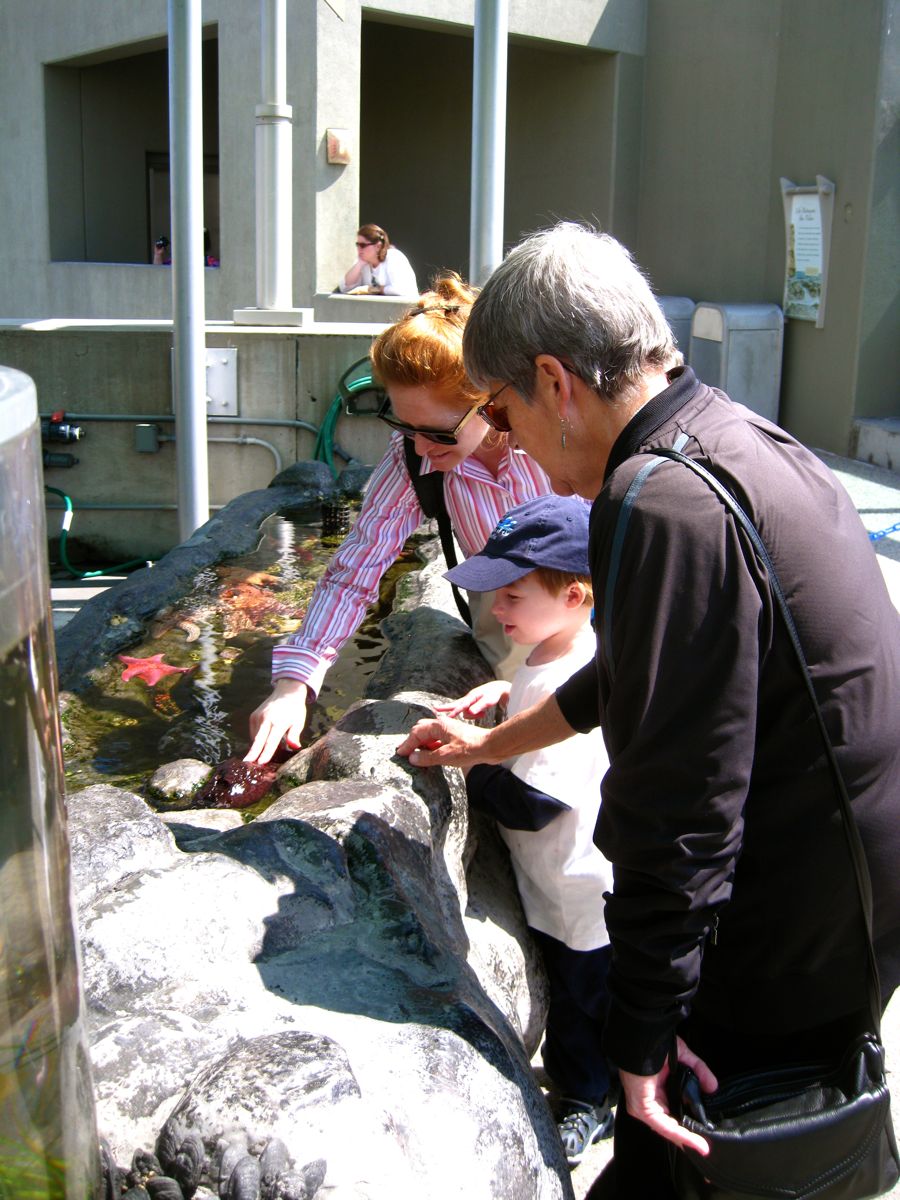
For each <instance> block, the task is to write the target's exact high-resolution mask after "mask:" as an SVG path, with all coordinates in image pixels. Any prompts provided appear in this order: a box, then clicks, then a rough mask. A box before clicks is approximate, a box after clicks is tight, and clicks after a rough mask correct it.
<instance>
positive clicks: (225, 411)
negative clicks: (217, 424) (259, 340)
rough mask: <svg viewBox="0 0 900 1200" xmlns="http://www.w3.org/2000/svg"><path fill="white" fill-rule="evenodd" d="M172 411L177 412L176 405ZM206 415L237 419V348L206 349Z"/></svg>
mask: <svg viewBox="0 0 900 1200" xmlns="http://www.w3.org/2000/svg"><path fill="white" fill-rule="evenodd" d="M172 378H173V379H174V378H175V351H174V350H173V351H172ZM172 411H173V412H174V411H175V408H174V404H173V407H172ZM206 415H207V416H208V417H237V416H239V415H240V414H239V412H238V386H237V348H236V347H234V346H225V347H218V346H217V347H214V348H213V347H210V346H207V348H206Z"/></svg>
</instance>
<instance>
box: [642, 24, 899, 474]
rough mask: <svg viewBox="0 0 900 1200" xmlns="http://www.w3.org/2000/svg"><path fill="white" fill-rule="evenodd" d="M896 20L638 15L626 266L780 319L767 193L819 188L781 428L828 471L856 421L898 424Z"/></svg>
mask: <svg viewBox="0 0 900 1200" xmlns="http://www.w3.org/2000/svg"><path fill="white" fill-rule="evenodd" d="M894 7H895V0H854V2H853V3H850V2H849V0H759V2H758V3H755V4H753V5H741V4H722V3H720V2H719V0H679V3H677V4H675V3H672V2H671V0H650V7H649V13H648V39H647V58H646V68H645V70H646V93H645V104H644V121H645V124H644V135H643V149H642V161H641V185H640V211H639V232H638V237H637V241H636V247H635V248H636V251H637V256H638V259H639V260H640V262H641V263H642V265H643V266H644V267H645V268H646V269H647V270H648V272H649V274H650V276H651V278H652V281H653V283H654V285H655V286H656V288H657V290H658V291H660V292H662V293H668V294H676V295H687V296H690V297H691V298H693V299H694V300H697V301H700V300H709V301H718V302H759V301H768V302H772V303H776V304H779V305H780V304H781V301H782V289H783V283H784V266H785V234H784V217H783V207H782V200H781V193H780V187H779V178H780V177H781V176H784V177H786V178H789V179H791V180H793V182H795V183H798V184H808V183H814V182H815V176H816V174H817V173H818V174H822V175H824V176H826V177H827V178H829V179H831V180H832V181H833V182H834V183H835V184H836V188H837V190H836V195H835V212H834V218H835V219H834V227H833V231H832V240H831V262H830V271H829V278H828V299H827V308H826V316H825V325H824V328H822V329H817V328H816V327H815V326H814V325H813V324H811V323H809V322H803V321H796V320H790V321H788V322H787V327H786V330H785V344H784V363H783V374H782V404H781V411H780V418H779V419H780V421H781V423H782V424H784V425H785V426H786V427H787V428H788V429H790V430H791V432H793V433H795V434H796V435H797V436H798V437H800V438H801V439H802V440H804V441H807V442H809V443H811V444H812V445H814V446H819V447H822V448H824V449H828V450H832V451H835V452H837V453H846V452H847V447H848V442H849V438H850V430H851V426H852V421H853V418H854V415H857V414H862V413H865V412H868V411H871V412H872V414H873V415H881V414H885V413H886V412H889V411H890V410H891V406H892V407H893V409H894V410H896V399H895V397H896V386H895V384H894V383H893V380H894V379H896V370H897V367H898V365H900V364H898V361H897V350H896V347H897V343H896V336H895V333H896V321H895V322H894V324H893V333H891V332H890V329H891V322H890V320H889V317H890V316H891V315H894V316H895V315H896V312H897V280H898V272H897V253H896V244H897V216H896V209H895V207H893V206H895V204H896V196H897V179H896V136H897V135H896V112H897V88H898V81H897V72H896V69H893V70H892V67H891V64H892V63H893V64H896V56H897V50H896V41H897V34H896V32H895V27H892V28H894V31H893V32H890V33H889V32H888V30H889V21H888V17H889V13H890V11H891V10H892V9H893V8H894ZM892 149H893V153H894V157H893V159H892V158H891V151H892ZM890 163H892V164H893V165H892V166H890V165H889V164H890ZM892 209H893V211H892ZM888 246H890V247H891V249H890V250H888Z"/></svg>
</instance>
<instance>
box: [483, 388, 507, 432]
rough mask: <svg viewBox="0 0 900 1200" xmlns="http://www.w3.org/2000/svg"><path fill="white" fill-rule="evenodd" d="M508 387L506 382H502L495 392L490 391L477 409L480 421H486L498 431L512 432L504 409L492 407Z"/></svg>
mask: <svg viewBox="0 0 900 1200" xmlns="http://www.w3.org/2000/svg"><path fill="white" fill-rule="evenodd" d="M508 387H509V384H508V383H504V384H503V387H498V388H497V390H496V392H492V393H491V394H490V396H488V398H487V400H485V402H484V404H482V405H481V407H480V408H479V409H478V415H479V417H481V419H482V421H487V423H488V425H490V427H491V429H496V430H497V432H498V433H512V426H511V425H510V423H509V417H508V416H507V415H506V409H505V408H495V407H494V402H495V401H496V399H497V397H498V396H499V395H500V393H501V392H502V391H504V390H505V389H506V388H508Z"/></svg>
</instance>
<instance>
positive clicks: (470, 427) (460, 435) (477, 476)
mask: <svg viewBox="0 0 900 1200" xmlns="http://www.w3.org/2000/svg"><path fill="white" fill-rule="evenodd" d="M364 228H365V227H364ZM474 299H475V292H474V291H473V290H472V289H471V288H470V287H468V285H467V284H465V283H463V281H462V280H461V279H460V278H459V276H458V275H454V274H448V275H445V276H443V277H441V278H439V279H438V280H436V281H435V283H434V287H433V290H432V291H430V292H426V293H425V294H424V295H423V296H421V297H420V299H419V302H418V304H417V305H416V306H415V307H414V308H412V309H410V310H409V312H408V313H407V314H406V316H404V317H403V318H402V319H401V320H400V321H398V322H397V323H396V324H394V325H391V326H389V327H388V328H387V329H385V330H384V331H383V332H382V333H381V334H379V336H378V337H377V338H376V339H375V342H374V343H373V345H372V349H371V351H370V357H371V360H372V367H373V372H374V375H375V377H376V378H377V380H378V381H379V383H380V384H381V385H382V386H383V387H384V388H385V390H386V391H387V394H388V397H389V403H388V404H387V405H386V407H385V408H384V409H383V410H382V412H381V413H380V414H379V415H380V416H381V418H382V420H384V421H385V422H386V423H387V424H388V425H389V426H390V427H391V429H392V430H393V434H392V436H391V439H390V442H389V444H388V448H387V451H386V453H385V455H384V457H383V458H382V460H381V462H380V463H379V464H378V465H377V466H376V467H375V469H374V471H373V472H372V476H371V478H370V480H369V484H368V487H367V488H366V494H365V499H364V500H363V504H362V508H361V510H360V513H359V517H358V519H357V521H356V524H355V525H354V527H353V529H352V530H351V532H350V534H349V535H348V537H347V538H346V540H345V541H344V542H343V544H342V545H341V546H340V547H339V548H338V550H337V551H336V553H335V555H334V557H333V558H332V560H331V563H330V564H329V566H328V568H327V570H326V571H325V574H324V575H323V576H322V578H321V580H320V581H319V583H318V585H317V587H316V589H315V592H314V593H313V596H312V599H311V601H310V604H309V608H308V610H307V612H306V616H305V618H304V620H303V624H302V625H301V627H300V629H299V630H298V631H297V632H296V633H295V634H293V635H292V636H291V637H290V638H288V640H287V642H285V643H284V644H283V645H280V646H276V647H275V649H274V651H273V669H272V678H273V684H274V688H273V691H272V693H271V694H270V695H269V696H268V697H267V698H266V699H265V700H264V701H263V703H262V704H261V705H260V706H259V707H258V708H257V709H256V710H255V712H253V713H252V714H251V717H250V735H251V737H252V739H253V744H252V745H251V747H250V750H249V751H248V753H247V756H246V761H248V762H262V763H264V762H268V761H269V759H270V758H271V757H272V755H273V754H274V753H275V751H276V750H277V749H278V746H279V745H280V743H281V742H282V740H284V742H285V743H286V744H287V746H288V748H289V749H292V750H296V749H297V748H298V746H299V744H300V735H301V733H302V732H303V726H304V724H305V722H306V710H307V705H308V703H309V702H310V700H311V699H315V697H316V695H317V693H318V691H319V689H320V688H321V686H322V680H323V678H324V676H325V672H326V671H327V670H328V668H329V667H330V666H331V664H332V663H333V662H334V660H335V659H336V658H337V655H338V652H339V650H340V648H341V646H343V644H344V643H345V642H346V641H347V640H348V639H349V638H350V637H352V635H353V634H354V633H355V632H356V630H357V628H358V627H359V625H360V624H361V622H362V619H363V617H364V616H365V613H366V610H367V608H368V607H369V605H370V604H372V603H373V602H374V601H375V600H376V599H377V598H378V588H379V584H380V582H381V578H382V576H383V575H384V573H385V571H387V569H388V567H389V566H390V565H391V564H392V563H393V562H394V560H395V559H396V558H397V555H398V554H399V553H400V550H401V549H402V547H403V544H404V542H405V541H406V539H407V538H408V537H409V535H410V534H411V533H413V532H414V531H415V530H416V529H417V528H418V526H419V525H421V523H422V521H423V519H424V513H423V511H422V507H421V504H420V502H419V497H418V495H417V492H416V489H415V487H414V485H413V482H412V480H411V478H410V473H409V472H410V468H409V467H408V465H407V458H406V454H405V451H404V442H405V441H407V440H409V441H411V442H412V443H413V446H414V448H415V450H416V453H417V454H418V455H419V456H420V458H421V463H420V466H419V471H420V473H421V474H423V475H425V474H427V473H429V472H432V471H439V472H441V473H442V475H443V477H444V479H443V486H444V500H445V503H446V507H447V512H448V514H449V517H450V522H451V524H452V527H453V532H454V535H455V537H456V541H457V543H458V544H459V547H460V549H461V550H462V552H463V554H464V555H465V556H466V557H469V556H470V555H472V554H477V553H478V551H479V550H481V549H482V547H483V546H484V544H485V542H486V541H487V539H488V536H489V535H490V533H491V531H492V530H493V528H494V526H495V525H496V524H497V522H498V521H499V520H500V518H501V517H502V516H503V515H504V514H505V513H506V512H507V511H508V510H509V509H510V508H514V507H515V506H516V505H519V504H523V503H524V502H525V501H526V500H531V499H533V498H534V497H535V496H540V495H546V494H548V493H549V492H550V491H551V488H550V481H549V479H548V478H547V476H546V474H545V473H544V471H543V470H542V469H541V468H540V467H539V466H538V465H537V463H536V462H534V460H533V459H531V458H529V457H528V456H527V455H525V454H522V453H521V452H519V451H517V450H513V449H512V447H511V446H510V444H509V439H508V438H507V436H506V435H505V434H498V433H496V432H495V431H493V430H491V429H490V427H489V426H488V425H487V423H486V422H485V421H484V420H483V419H482V418H481V416H480V415H479V413H478V408H479V406H480V405H482V404H484V402H485V401H486V400H487V398H488V397H487V395H486V394H485V393H484V391H483V390H482V389H481V388H479V387H476V386H475V385H474V384H473V383H472V382H471V381H470V379H469V377H468V376H467V375H466V372H465V368H464V366H463V354H462V343H463V331H464V329H465V325H466V320H467V318H468V315H469V311H470V309H471V307H472V303H473V301H474ZM492 602H493V593H492V592H487V593H480V594H479V593H471V594H470V596H469V607H470V609H471V611H472V616H473V634H474V636H475V638H476V640H477V642H478V645H479V647H480V648H481V650H482V652H483V653H484V655H485V657H486V658H487V660H488V662H490V664H491V666H492V667H496V665H497V664H498V663H499V662H501V661H503V662H504V663H508V662H509V661H510V660H509V658H508V655H509V653H510V651H511V650H512V645H511V643H510V642H509V641H508V639H507V638H506V637H505V635H504V633H503V630H502V628H501V626H499V625H498V624H497V621H496V619H495V618H494V617H492V616H491V613H490V607H491V604H492ZM520 652H521V651H520ZM524 653H527V649H526V650H525V651H524Z"/></svg>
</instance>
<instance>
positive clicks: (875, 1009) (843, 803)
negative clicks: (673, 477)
mask: <svg viewBox="0 0 900 1200" xmlns="http://www.w3.org/2000/svg"><path fill="white" fill-rule="evenodd" d="M680 440H681V439H680ZM683 440H684V441H686V440H687V439H686V438H685V439H683ZM643 453H645V454H652V455H653V458H652V459H651V462H652V463H654V464H655V465H659V463H660V462H661V461H662V460H663V459H666V458H668V459H671V460H672V461H673V462H678V463H681V464H682V465H683V466H685V467H688V468H689V470H691V471H693V472H694V474H695V475H699V476H700V478H701V479H703V480H704V482H705V483H706V484H708V486H709V487H711V488H712V490H713V491H714V492H715V494H716V495H717V496H718V497H719V499H720V500H721V501H722V503H723V504H724V505H725V507H726V508H728V509H729V510H730V511H731V512H732V513H733V514H734V516H735V518H736V519H737V521H738V524H739V525H740V526H741V528H742V529H743V530H744V532H745V533H746V535H747V537H748V538H749V539H750V542H751V545H752V546H753V548H754V550H755V551H756V553H757V554H758V555H759V558H760V560H761V562H762V563H763V565H764V566H765V568H766V573H767V574H768V577H769V586H770V587H771V589H772V595H773V596H774V598H775V603H776V605H777V606H778V609H779V611H780V613H781V616H782V619H783V620H784V624H785V626H786V628H787V632H788V636H789V638H790V640H791V646H792V647H793V650H794V655H795V657H796V659H797V662H798V664H799V666H800V671H801V673H802V675H803V681H804V685H805V687H806V691H807V693H808V695H809V698H810V701H811V703H812V706H813V711H814V713H815V715H816V722H817V724H818V726H819V732H820V733H821V735H822V741H823V743H824V745H825V753H826V755H827V757H828V763H829V765H830V767H831V772H832V775H833V776H834V782H835V787H836V790H837V794H838V799H839V801H840V810H841V819H842V822H843V826H844V833H845V835H846V838H847V845H848V848H849V851H850V860H851V862H852V864H853V871H854V874H855V875H856V886H857V891H858V893H859V901H860V906H861V908H862V915H863V924H864V927H865V933H866V942H867V949H868V964H869V970H868V979H867V988H868V998H869V1008H870V1010H871V1017H872V1022H873V1026H872V1028H873V1031H874V1032H875V1033H876V1034H877V1035H879V1036H880V1030H881V987H880V984H879V981H878V964H877V963H876V961H875V949H874V947H873V945H872V881H871V878H870V876H869V866H868V863H867V862H866V855H865V850H864V849H863V844H862V839H861V838H860V836H859V830H858V829H857V827H856V821H855V819H854V816H853V808H852V805H851V803H850V797H849V795H848V793H847V786H846V784H845V783H844V778H843V776H842V775H841V769H840V766H839V764H838V761H837V755H836V754H835V752H834V747H833V746H832V744H831V738H830V737H829V736H828V729H827V728H826V725H825V718H824V717H823V715H822V710H821V708H820V707H819V701H818V698H817V696H816V690H815V687H814V685H813V681H812V676H811V675H810V672H809V666H808V665H807V662H806V656H805V655H804V653H803V646H802V644H801V642H800V635H799V634H798V633H797V627H796V625H795V624H794V618H793V616H792V615H791V610H790V607H789V606H788V602H787V599H786V597H785V594H784V591H783V590H782V587H781V583H780V581H779V579H778V575H777V573H776V571H775V567H774V564H773V563H772V559H771V558H770V557H769V552H768V550H767V549H766V547H765V544H764V542H763V540H762V538H761V537H760V535H759V533H758V532H757V529H756V526H755V525H754V524H753V522H752V521H751V520H750V518H749V517H748V516H747V514H746V512H744V510H743V508H742V507H741V505H740V504H739V503H738V501H737V500H736V499H735V498H734V496H732V494H731V492H729V490H728V489H727V488H726V487H725V485H724V484H723V483H721V481H720V480H719V479H717V478H716V476H715V475H713V473H712V472H711V471H708V470H707V469H706V467H704V466H702V464H700V463H698V462H697V461H696V460H695V459H693V458H688V456H687V455H686V454H682V453H681V451H680V450H677V449H669V448H667V447H657V448H655V449H654V450H652V451H643ZM639 475H640V472H639ZM647 475H649V471H647V472H646V474H644V475H643V478H642V480H641V485H642V484H643V480H644V479H646V478H647ZM636 479H637V477H636ZM639 486H640V485H639ZM629 490H630V489H629ZM638 490H639V488H638ZM636 497H637V491H635V493H634V495H633V496H632V497H631V503H630V505H629V507H628V508H627V509H626V508H625V505H624V503H623V510H622V512H620V514H619V522H622V520H623V516H624V520H625V522H626V523H627V519H628V516H629V515H630V511H631V508H632V507H633V505H634V500H635V499H636ZM616 533H618V529H617V531H616ZM623 536H624V533H623ZM614 542H615V538H614ZM607 605H608V606H609V608H610V609H611V607H612V593H608V595H607V597H606V599H605V605H604V607H606V606H607ZM605 616H606V614H604V617H605ZM611 624H612V622H611V618H610V619H609V621H607V620H606V619H604V628H605V629H607V630H609V629H610V628H611Z"/></svg>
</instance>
